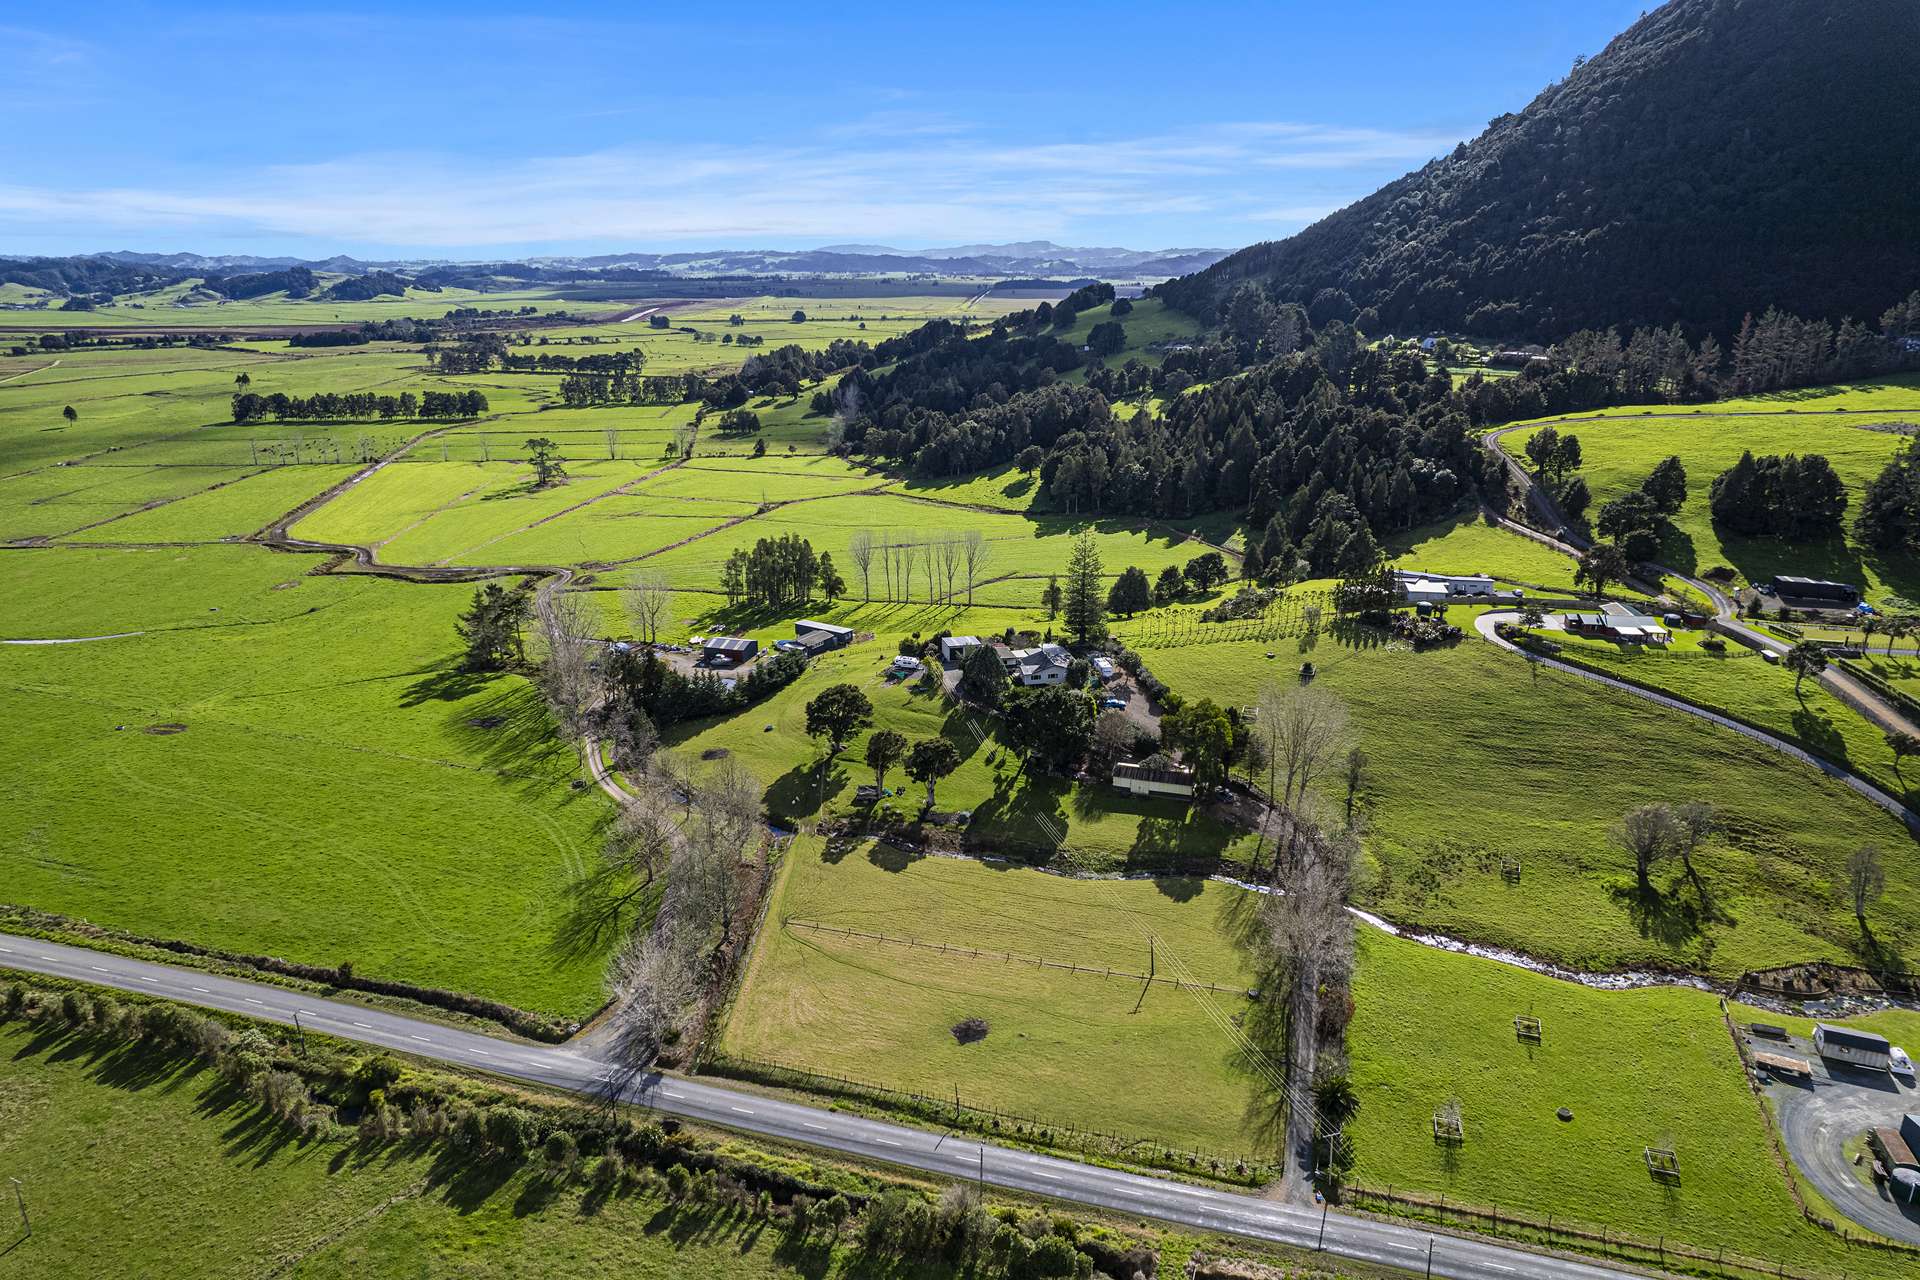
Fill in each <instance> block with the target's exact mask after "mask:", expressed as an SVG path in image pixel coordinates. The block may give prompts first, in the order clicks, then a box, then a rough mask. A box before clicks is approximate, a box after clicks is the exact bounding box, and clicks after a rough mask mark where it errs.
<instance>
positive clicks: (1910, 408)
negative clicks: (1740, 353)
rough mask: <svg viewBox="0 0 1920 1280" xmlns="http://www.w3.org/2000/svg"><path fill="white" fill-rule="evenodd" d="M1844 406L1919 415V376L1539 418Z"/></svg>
mask: <svg viewBox="0 0 1920 1280" xmlns="http://www.w3.org/2000/svg"><path fill="white" fill-rule="evenodd" d="M1835 410H1845V411H1846V412H1848V413H1869V414H1878V413H1883V412H1884V413H1890V414H1896V415H1898V414H1909V413H1920V374H1912V373H1896V374H1889V375H1887V376H1886V377H1883V378H1875V379H1873V380H1872V381H1869V382H1843V383H1837V384H1835V385H1833V386H1825V387H1800V388H1797V389H1796V390H1792V391H1769V392H1766V393H1764V394H1761V395H1754V396H1734V397H1732V398H1730V399H1726V400H1716V401H1714V402H1713V403H1712V404H1705V405H1675V404H1629V405H1613V406H1611V407H1609V408H1605V409H1594V410H1591V411H1589V412H1586V413H1569V414H1563V415H1562V416H1560V417H1558V418H1542V419H1540V421H1541V422H1580V421H1583V420H1585V419H1588V418H1637V417H1645V416H1647V415H1649V414H1652V415H1655V416H1658V415H1663V414H1664V415H1667V416H1670V417H1683V416H1692V415H1696V414H1713V413H1771V414H1819V413H1832V412H1834V411H1835Z"/></svg>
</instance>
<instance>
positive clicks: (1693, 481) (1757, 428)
mask: <svg viewBox="0 0 1920 1280" xmlns="http://www.w3.org/2000/svg"><path fill="white" fill-rule="evenodd" d="M1904 394H1905V395H1906V397H1907V398H1908V402H1909V403H1910V404H1913V405H1914V407H1915V409H1916V412H1917V413H1920V390H1916V389H1913V388H1908V389H1907V390H1906V391H1905V392H1904ZM1912 416H1914V415H1909V420H1911V418H1912ZM1895 417H1897V415H1895V414H1892V413H1889V414H1888V416H1887V418H1885V419H1883V418H1880V417H1878V416H1877V415H1875V414H1849V415H1847V416H1844V417H1842V416H1837V415H1827V416H1820V415H1818V414H1813V413H1807V414H1792V415H1788V414H1770V415H1760V414H1748V415H1745V416H1726V415H1725V413H1724V411H1723V408H1722V406H1718V405H1715V406H1712V407H1711V409H1710V410H1709V415H1708V416H1699V417H1695V416H1693V415H1691V414H1682V415H1680V416H1672V414H1671V411H1668V416H1660V415H1655V416H1650V417H1639V416H1626V415H1624V414H1621V415H1616V416H1610V417H1608V418H1606V419H1605V420H1603V421H1597V422H1596V421H1585V422H1573V423H1570V424H1562V425H1561V427H1560V428H1559V429H1560V430H1562V431H1571V432H1572V433H1573V434H1575V435H1577V436H1579V437H1580V446H1581V453H1582V465H1581V468H1580V474H1581V475H1582V476H1584V477H1585V479H1586V481H1587V485H1588V487H1589V488H1591V489H1592V491H1593V505H1592V507H1591V508H1590V510H1589V515H1588V518H1589V519H1598V516H1599V512H1600V508H1601V507H1602V506H1603V505H1604V504H1606V503H1607V502H1609V501H1611V500H1613V499H1614V498H1617V497H1619V496H1620V495H1621V494H1623V493H1626V492H1628V491H1629V490H1632V489H1636V488H1638V487H1639V486H1640V485H1641V484H1642V483H1643V482H1644V481H1645V480H1646V478H1647V475H1648V473H1650V472H1651V471H1652V470H1653V467H1654V465H1655V464H1656V463H1658V462H1659V461H1660V460H1661V459H1662V458H1665V457H1668V456H1669V455H1672V456H1676V457H1678V458H1679V459H1680V461H1681V463H1682V465H1684V466H1685V467H1686V470H1687V501H1686V504H1685V505H1684V506H1683V507H1681V509H1680V513H1679V514H1678V515H1677V516H1675V517H1674V520H1673V526H1674V531H1673V533H1672V534H1670V535H1669V536H1668V538H1667V539H1666V542H1665V544H1664V545H1663V546H1662V547H1661V551H1660V556H1661V561H1662V563H1664V564H1667V565H1670V566H1671V567H1673V568H1675V569H1678V570H1680V571H1682V572H1683V573H1690V574H1694V575H1696V576H1697V575H1698V574H1701V573H1704V572H1706V571H1708V570H1710V569H1713V568H1715V567H1718V566H1722V565H1726V566H1730V567H1732V568H1733V569H1735V570H1736V571H1738V572H1739V573H1740V574H1741V575H1742V576H1743V577H1745V578H1746V579H1747V580H1748V581H1750V582H1762V581H1765V580H1766V579H1768V578H1770V577H1771V576H1773V575H1774V574H1776V573H1794V574H1805V575H1808V576H1811V577H1819V578H1833V579H1837V580H1840V581H1844V582H1853V583H1858V584H1860V585H1862V586H1863V587H1864V588H1865V589H1866V592H1867V594H1868V596H1869V597H1871V598H1878V597H1881V596H1884V595H1888V594H1898V595H1907V596H1912V595H1916V594H1920V563H1916V562H1915V561H1914V559H1913V557H1910V556H1893V557H1883V556H1880V555H1878V554H1876V553H1870V552H1867V551H1865V550H1864V549H1863V548H1861V547H1860V546H1859V545H1858V544H1856V543H1854V542H1853V541H1852V540H1851V535H1850V533H1849V534H1845V535H1842V536H1837V537H1831V538H1827V539H1825V540H1821V541H1815V542H1786V541H1783V540H1781V539H1777V538H1746V537H1737V536H1735V535H1732V534H1726V535H1722V534H1721V533H1720V532H1719V531H1717V530H1716V529H1715V528H1714V525H1713V518H1712V514H1711V512H1710V510H1709V508H1708V494H1709V490H1710V488H1711V486H1712V484H1713V480H1714V477H1715V476H1717V475H1719V474H1720V473H1721V472H1722V471H1725V470H1726V469H1727V468H1728V467H1731V466H1732V465H1733V464H1734V463H1735V462H1737V461H1739V458H1740V454H1741V451H1742V450H1748V449H1750V450H1752V451H1753V453H1754V454H1755V455H1756V456H1759V455H1764V454H1785V453H1799V454H1808V453H1817V454H1821V455H1824V456H1825V457H1826V459H1827V460H1828V461H1829V462H1831V463H1832V464H1833V468H1834V471H1835V472H1837V473H1838V474H1839V476H1840V479H1841V480H1842V481H1843V482H1844V483H1845V484H1846V486H1847V492H1848V505H1847V512H1846V516H1845V519H1844V521H1843V523H1844V524H1845V525H1847V526H1848V527H1849V529H1850V527H1851V525H1852V521H1853V517H1854V516H1855V515H1857V514H1858V512H1859V510H1860V503H1861V501H1862V497H1863V495H1864V494H1865V492H1866V486H1867V484H1868V483H1869V482H1870V481H1871V480H1872V479H1873V478H1874V477H1875V476H1877V475H1878V474H1879V473H1880V469H1881V468H1882V467H1883V466H1885V465H1886V463H1887V461H1888V459H1890V458H1891V457H1892V456H1893V454H1894V453H1895V451H1897V450H1898V449H1899V448H1900V447H1901V445H1902V443H1903V442H1904V440H1905V437H1903V436H1901V435H1900V434H1898V433H1896V432H1892V431H1886V430H1870V429H1868V428H1870V427H1872V426H1874V425H1876V424H1880V423H1883V422H1885V421H1887V420H1891V419H1893V418H1895ZM1543 421H1544V420H1543ZM1533 433H1534V432H1533V430H1531V429H1530V430H1526V431H1516V432H1514V433H1513V434H1511V435H1508V436H1505V437H1503V438H1502V440H1501V443H1502V445H1503V446H1505V447H1506V448H1507V449H1508V451H1509V452H1511V453H1512V454H1513V455H1514V456H1515V457H1524V456H1525V451H1526V442H1527V439H1528V437H1530V436H1531V435H1532V434H1533Z"/></svg>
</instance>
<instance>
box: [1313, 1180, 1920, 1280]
mask: <svg viewBox="0 0 1920 1280" xmlns="http://www.w3.org/2000/svg"><path fill="white" fill-rule="evenodd" d="M1340 1198H1341V1202H1342V1203H1343V1204H1346V1205H1349V1206H1351V1207H1354V1208H1367V1207H1369V1204H1370V1203H1371V1204H1372V1205H1375V1206H1378V1207H1379V1208H1380V1209H1381V1210H1382V1211H1383V1212H1387V1213H1393V1214H1395V1215H1396V1216H1412V1217H1417V1218H1426V1219H1428V1220H1431V1221H1434V1222H1437V1223H1441V1224H1447V1223H1456V1222H1457V1223H1459V1224H1460V1225H1462V1226H1466V1227H1468V1228H1470V1229H1472V1230H1473V1231H1475V1232H1477V1233H1481V1234H1488V1235H1493V1236H1496V1237H1498V1236H1500V1235H1502V1234H1507V1235H1512V1236H1516V1237H1519V1238H1522V1239H1532V1240H1539V1241H1541V1242H1544V1243H1545V1244H1547V1245H1549V1246H1552V1245H1564V1246H1567V1247H1570V1248H1577V1249H1582V1250H1588V1251H1592V1249H1593V1247H1595V1246H1597V1251H1598V1252H1599V1253H1600V1254H1601V1255H1602V1256H1603V1257H1613V1258H1619V1259H1621V1260H1622V1261H1625V1262H1632V1263H1639V1264H1641V1265H1644V1266H1653V1267H1661V1268H1671V1267H1674V1266H1676V1265H1684V1266H1685V1267H1686V1268H1687V1269H1689V1270H1704V1269H1709V1268H1710V1269H1711V1270H1712V1271H1713V1272H1715V1273H1717V1274H1719V1275H1723V1276H1728V1277H1732V1278H1733V1280H1740V1278H1741V1277H1746V1276H1772V1277H1775V1280H1846V1278H1847V1277H1848V1276H1850V1275H1851V1272H1841V1273H1836V1272H1831V1271H1797V1270H1794V1269H1793V1268H1791V1267H1789V1266H1787V1264H1786V1260H1785V1259H1784V1258H1772V1259H1768V1258H1756V1257H1751V1256H1748V1255H1746V1254H1741V1253H1732V1252H1729V1251H1727V1250H1725V1249H1703V1248H1700V1247H1699V1246H1696V1245H1690V1244H1687V1243H1685V1242H1684V1241H1679V1240H1674V1239H1671V1238H1669V1237H1667V1236H1658V1237H1655V1238H1653V1239H1647V1238H1645V1237H1641V1236H1636V1235H1633V1234H1631V1233H1630V1232H1625V1231H1615V1230H1613V1229H1612V1228H1610V1227H1596V1226H1593V1225H1591V1224H1589V1223H1582V1222H1578V1221H1569V1220H1567V1219H1564V1218H1560V1217H1557V1216H1556V1215H1553V1214H1548V1215H1547V1217H1546V1218H1545V1219H1541V1218H1536V1217H1533V1216H1531V1215H1529V1214H1525V1213H1514V1212H1510V1211H1504V1210H1502V1209H1501V1208H1500V1206H1498V1205H1476V1204H1470V1203H1462V1202H1459V1201H1451V1200H1448V1199H1447V1197H1446V1196H1445V1195H1441V1196H1437V1197H1435V1196H1423V1195H1420V1194H1418V1193H1416V1192H1412V1191H1401V1190H1396V1189H1395V1188H1393V1187H1391V1186H1388V1187H1369V1186H1363V1185H1362V1184H1360V1183H1357V1182H1347V1183H1345V1184H1343V1185H1342V1187H1341V1189H1340ZM1503 1229H1504V1231H1503ZM1843 1238H1845V1240H1846V1242H1847V1243H1848V1244H1850V1245H1854V1246H1865V1247H1868V1248H1871V1249H1873V1250H1874V1251H1876V1252H1885V1253H1897V1254H1902V1255H1904V1254H1906V1253H1908V1252H1910V1250H1908V1249H1906V1248H1905V1247H1904V1246H1900V1245H1894V1244H1891V1243H1889V1242H1883V1241H1879V1240H1874V1239H1869V1238H1866V1237H1862V1236H1854V1235H1851V1234H1847V1233H1843Z"/></svg>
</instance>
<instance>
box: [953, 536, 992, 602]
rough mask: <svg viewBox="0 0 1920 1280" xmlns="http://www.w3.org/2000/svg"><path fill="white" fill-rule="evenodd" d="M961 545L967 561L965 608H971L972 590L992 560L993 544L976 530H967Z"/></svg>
mask: <svg viewBox="0 0 1920 1280" xmlns="http://www.w3.org/2000/svg"><path fill="white" fill-rule="evenodd" d="M961 545H962V554H963V555H964V556H965V557H966V561H967V607H968V608H972V607H973V589H974V588H975V587H977V586H979V585H980V575H981V574H982V573H983V572H985V570H986V567H987V564H988V562H989V561H991V560H992V559H993V544H992V543H990V542H988V541H987V538H986V535H985V534H983V533H981V532H980V531H979V530H978V529H969V530H967V532H966V536H965V540H964V541H963V543H962V544H961Z"/></svg>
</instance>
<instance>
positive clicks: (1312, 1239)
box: [0, 933, 1643, 1280]
mask: <svg viewBox="0 0 1920 1280" xmlns="http://www.w3.org/2000/svg"><path fill="white" fill-rule="evenodd" d="M0 968H12V969H21V970H26V971H29V972H33V973H44V974H50V975H53V976H56V977H61V978H71V979H74V980H76V981H81V982H90V983H94V984H96V985H99V986H105V987H114V988H117V989H119V990H123V991H139V992H144V993H146V994H149V995H153V996H159V997H163V998H167V999H172V1000H178V1001H180V1002H181V1003H183V1004H194V1005H200V1006H203V1007H205V1008H210V1009H221V1010H225V1011H227V1012H229V1013H239V1014H245V1015H247V1016H248V1017H253V1018H260V1019H263V1020H265V1021H269V1022H277V1023H281V1024H283V1025H292V1024H293V1022H294V1015H295V1013H298V1014H299V1020H300V1023H301V1025H302V1026H305V1027H309V1028H312V1029H313V1030H315V1031H323V1032H325V1033H327V1034H329V1035H333V1036H338V1037H340V1038H341V1039H345V1040H356V1041H359V1042H361V1043H363V1044H371V1045H378V1046H380V1047H382V1048H386V1049H393V1050H397V1051H399V1052H401V1053H409V1054H413V1055H415V1056H417V1057H422V1058H431V1059H434V1060H437V1061H440V1062H447V1063H452V1064H455V1065H457V1066H462V1067H469V1068H473V1069H476V1070H480V1071H486V1072H491V1073H493V1074H495V1075H500V1076H506V1077H510V1078H513V1079H517V1080H524V1081H528V1082H531V1083H534V1084H539V1085H544V1086H547V1087H549V1088H555V1089H565V1090H568V1091H571V1092H574V1093H592V1092H596V1091H598V1090H599V1089H600V1088H601V1086H602V1085H603V1082H604V1081H605V1080H606V1079H607V1066H606V1064H605V1063H603V1062H600V1061H597V1060H595V1059H594V1058H591V1057H588V1056H586V1055H584V1054H581V1053H578V1052H576V1051H574V1050H572V1049H568V1048H563V1047H555V1046H549V1045H534V1044H525V1043H520V1042H516V1041H509V1040H501V1039H495V1038H493V1037H491V1036H483V1035H478V1034H475V1033H473V1032H470V1031H461V1030H457V1029H455V1028H452V1027H447V1026H443V1025H441V1024H439V1023H436V1022H426V1021H422V1020H419V1019H415V1018H407V1017H402V1016H401V1015H399V1014H393V1013H386V1012H383V1011H381V1010H378V1009H369V1008H365V1007H362V1006H360V1005H356V1004H349V1003H346V1002H344V1001H338V1000H324V999H320V998H317V997H314V996H309V995H304V994H301V993H298V992H294V991H289V990H287V989H286V988H284V987H276V986H272V985H270V984H266V983H254V982H245V981H241V980H238V979H234V978H226V977H221V976H219V975H217V974H211V973H202V972H199V971H198V970H192V969H178V968H174V967H172V966H169V965H161V964H153V963H151V962H148V961H144V960H133V959H129V958H127V957H125V956H117V955H111V954H108V953H106V952H100V951H91V950H88V949H86V948H83V947H70V946H64V945H62V944H60V943H55V942H43V941H41V940H39V939H36V938H21V937H15V936H14V935H12V934H4V933H0ZM623 1097H624V1098H625V1099H626V1100H627V1101H630V1102H635V1103H639V1104H641V1105H643V1106H648V1107H652V1108H654V1109H655V1110H657V1111H660V1112H663V1113H666V1114H670V1115H676V1116H681V1117H684V1118H686V1119H689V1120H696V1121H700V1122H702V1123H705V1124H713V1125H720V1126H723V1127H725V1128H729V1129H736V1130H743V1131H745V1132H748V1133H754V1134H761V1135H764V1136H766V1137H771V1138H781V1139H786V1140H789V1141H793V1142H800V1143H805V1144H808V1145H810V1146H816V1147H825V1148H827V1149H829V1150H833V1151H839V1152H844V1153H846V1154H848V1155H853V1156H858V1157H861V1158H863V1159H867V1160H874V1161H879V1162H883V1163H887V1164H894V1165H904V1166H906V1167H908V1168H913V1169H920V1170H925V1171H929V1172H932V1173H935V1174H940V1175H944V1176H947V1177H951V1178H954V1179H956V1180H957V1179H967V1178H974V1179H980V1180H983V1181H985V1182H987V1183H990V1184H992V1185H994V1186H997V1187H1004V1188H1007V1189H1010V1190H1017V1191H1024V1192H1030V1193H1033V1194H1036V1195H1044V1196H1048V1197H1051V1198H1053V1199H1056V1200H1063V1201H1068V1202H1071V1203H1075V1204H1082V1205H1091V1206H1096V1207H1099V1208H1102V1209H1109V1210H1113V1211H1115V1212H1119V1213H1125V1214H1137V1215H1140V1216H1142V1217H1148V1218H1156V1219H1159V1220H1162V1221H1166V1222H1172V1223H1177V1224H1180V1225H1183V1226H1188V1227H1195V1228H1199V1229H1202V1230H1206V1231H1216V1232H1220V1233H1223V1234H1227V1235H1236V1236H1245V1237H1248V1238H1250V1239H1255V1240H1269V1241H1275V1242H1279V1243H1283V1244H1290V1245H1298V1246H1305V1247H1307V1248H1313V1247H1314V1246H1315V1244H1316V1242H1317V1241H1320V1240H1321V1232H1322V1229H1323V1221H1324V1231H1325V1237H1324V1245H1325V1248H1326V1250H1327V1252H1329V1253H1331V1254H1335V1255H1338V1256H1340V1257H1344V1258H1351V1259H1356V1260H1362V1261H1367V1262H1375V1263H1383V1264H1385V1265H1388V1266H1394V1267H1401V1268H1405V1269H1408V1270H1412V1271H1424V1270H1426V1269H1427V1263H1428V1249H1429V1247H1430V1246H1431V1248H1432V1274H1433V1275H1436V1276H1447V1277H1450V1278H1452V1280H1513V1278H1514V1277H1540V1278H1541V1280H1624V1278H1625V1277H1629V1276H1636V1275H1640V1274H1643V1273H1640V1272H1634V1271H1624V1270H1616V1269H1613V1268H1611V1267H1606V1266H1602V1265H1598V1264H1596V1263H1592V1262H1584V1261H1574V1260H1570V1259H1566V1258H1560V1257H1552V1256H1548V1255H1544V1254H1538V1253H1532V1252H1529V1251H1527V1250H1524V1249H1518V1248H1514V1247H1510V1246H1507V1245H1504V1244H1499V1243H1496V1242H1493V1241H1487V1240H1480V1239H1470V1238H1462V1237H1458V1236H1450V1235H1434V1234H1430V1233H1429V1232H1426V1231H1422V1230H1419V1229H1417V1228H1415V1227H1412V1226H1403V1225H1400V1224H1399V1223H1394V1222H1382V1221H1375V1220H1373V1219H1370V1218H1356V1217H1349V1216H1347V1215H1345V1214H1337V1213H1327V1214H1326V1215H1325V1217H1324V1220H1323V1218H1322V1214H1321V1212H1320V1211H1318V1210H1315V1209H1311V1208H1308V1207H1305V1206H1300V1205H1290V1204H1279V1203H1275V1202H1273V1201H1271V1200H1263V1199H1260V1198H1258V1197H1256V1196H1251V1195H1243V1194H1239V1193H1236V1192H1231V1191H1222V1190H1217V1189H1214V1188H1211V1187H1200V1186H1193V1185H1190V1184H1188V1183H1182V1182H1174V1181H1172V1180H1170V1179H1165V1178H1150V1177H1145V1176H1142V1175H1140V1174H1133V1173H1122V1172H1119V1171H1117V1170H1113V1169H1102V1168H1097V1167H1095V1166H1093V1165H1086V1164H1080V1163H1078V1162H1076V1161H1072V1160H1063V1159H1059V1158H1057V1157H1054V1156H1044V1155H1038V1154H1035V1153H1034V1152H1030V1151H1019V1150H1015V1149H1013V1148H1009V1147H1000V1146H994V1145H992V1144H987V1143H981V1142H978V1141H975V1140H973V1139H970V1138H961V1137H956V1136H949V1135H944V1134H937V1133H930V1132H928V1131H926V1130H923V1129H913V1128H908V1127H906V1126H903V1125H896V1124H887V1123H885V1122H883V1121H878V1120H869V1119H865V1118H863V1117H859V1116H850V1115H844V1114H841V1113H840V1112H837V1111H829V1110H825V1109H823V1108H819V1107H810V1106H803V1105H801V1104H799V1103H793V1102H785V1101H782V1100H779V1099H776V1098H770V1097H765V1096H762V1095H760V1094H757V1093H750V1092H747V1091H745V1090H735V1089H727V1088H722V1087H719V1086H716V1085H712V1084H707V1083H705V1082H702V1081H695V1080H687V1079H683V1078H681V1077H678V1076H662V1075H652V1074H650V1075H646V1076H642V1077H639V1078H638V1079H636V1080H634V1081H633V1082H631V1083H630V1084H628V1085H627V1086H626V1088H625V1089H624V1090H623Z"/></svg>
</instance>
